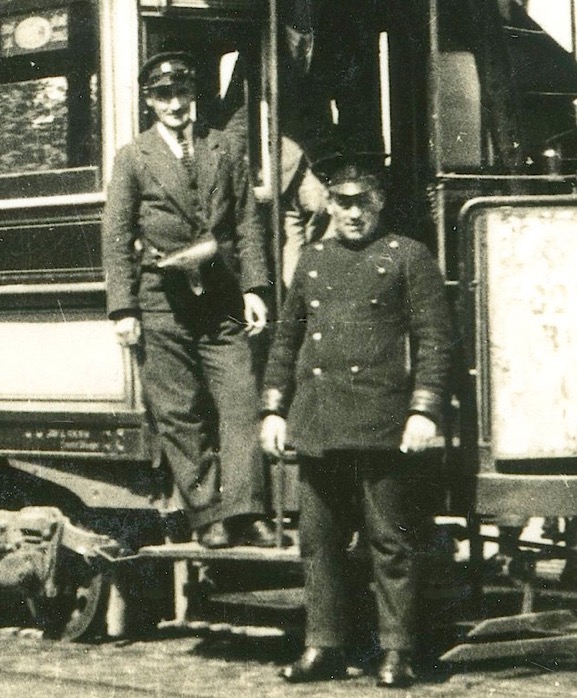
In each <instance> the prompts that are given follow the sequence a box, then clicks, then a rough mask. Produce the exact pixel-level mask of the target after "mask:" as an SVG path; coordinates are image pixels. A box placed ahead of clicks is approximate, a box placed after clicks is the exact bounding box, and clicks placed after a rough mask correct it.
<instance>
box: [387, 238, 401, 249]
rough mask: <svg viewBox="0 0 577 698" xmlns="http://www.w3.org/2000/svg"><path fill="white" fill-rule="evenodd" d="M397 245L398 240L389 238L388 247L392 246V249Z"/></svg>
mask: <svg viewBox="0 0 577 698" xmlns="http://www.w3.org/2000/svg"><path fill="white" fill-rule="evenodd" d="M398 246H399V241H398V240H391V242H389V247H392V248H393V250H396V249H397V247H398Z"/></svg>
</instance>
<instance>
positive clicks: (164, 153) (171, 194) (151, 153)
mask: <svg viewBox="0 0 577 698" xmlns="http://www.w3.org/2000/svg"><path fill="white" fill-rule="evenodd" d="M140 154H141V156H142V160H143V164H144V166H145V167H146V169H147V170H148V172H149V174H150V175H151V176H152V178H153V179H154V180H155V181H156V183H157V184H158V185H159V186H160V188H161V189H162V190H163V191H164V193H165V194H166V196H167V198H169V199H172V201H174V203H175V204H176V206H177V207H178V208H181V209H182V210H184V211H191V212H192V211H193V210H194V206H195V201H194V199H193V196H192V192H191V189H190V186H189V183H188V180H187V175H186V171H185V169H184V167H183V166H182V165H181V163H180V162H178V160H177V158H176V157H175V156H174V153H173V152H172V151H171V150H170V148H169V147H168V145H167V143H166V142H165V140H164V139H163V138H162V136H161V135H160V133H159V132H158V129H157V128H156V126H153V127H152V128H151V129H149V130H148V131H146V132H145V133H143V134H142V137H141V139H140Z"/></svg>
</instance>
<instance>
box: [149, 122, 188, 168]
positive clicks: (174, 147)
mask: <svg viewBox="0 0 577 698" xmlns="http://www.w3.org/2000/svg"><path fill="white" fill-rule="evenodd" d="M156 128H157V129H158V133H159V134H160V137H161V138H162V140H163V141H164V142H165V143H166V144H167V145H168V147H169V148H170V150H171V151H172V152H173V153H174V155H175V157H177V158H179V159H180V158H181V157H182V155H183V153H182V146H181V145H180V143H179V142H178V140H177V138H176V134H175V133H174V132H173V131H171V130H170V129H168V128H166V126H165V125H164V124H163V123H162V122H160V121H158V122H157V123H156ZM184 136H185V138H186V139H187V141H188V143H189V147H190V152H191V153H192V152H194V141H193V138H192V122H190V123H189V124H188V126H187V127H186V128H185V129H184Z"/></svg>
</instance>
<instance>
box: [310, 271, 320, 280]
mask: <svg viewBox="0 0 577 698" xmlns="http://www.w3.org/2000/svg"><path fill="white" fill-rule="evenodd" d="M318 275H319V273H318V271H317V270H316V269H311V270H310V271H309V276H310V277H311V279H316V278H317V276H318Z"/></svg>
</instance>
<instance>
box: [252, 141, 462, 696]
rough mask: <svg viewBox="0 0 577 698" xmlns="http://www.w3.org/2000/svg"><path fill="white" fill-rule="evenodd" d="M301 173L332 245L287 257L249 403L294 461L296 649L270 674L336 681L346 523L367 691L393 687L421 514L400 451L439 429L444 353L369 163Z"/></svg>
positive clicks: (439, 327) (407, 644)
mask: <svg viewBox="0 0 577 698" xmlns="http://www.w3.org/2000/svg"><path fill="white" fill-rule="evenodd" d="M313 169H314V171H315V173H316V174H317V176H319V177H320V178H322V179H324V181H325V182H326V184H327V186H328V191H329V203H328V212H329V214H330V215H331V216H332V225H333V227H334V237H330V238H324V239H322V240H320V241H318V242H316V243H313V244H311V245H309V246H308V247H306V248H304V250H303V253H302V256H301V257H300V259H299V262H298V264H297V268H296V272H295V275H294V279H293V283H292V286H291V288H290V289H289V291H288V294H287V298H286V301H285V304H284V307H283V310H282V313H281V317H280V321H279V323H278V329H277V332H276V335H275V339H274V342H273V345H272V348H271V352H270V355H269V361H268V366H267V370H266V374H265V379H264V394H263V405H262V416H263V423H262V430H261V443H262V445H263V449H264V450H265V452H267V453H268V454H270V455H272V456H275V457H281V456H282V454H283V451H284V448H285V443H289V442H290V443H291V444H293V446H294V447H295V448H296V451H297V454H298V462H299V465H300V542H301V555H302V557H303V560H304V567H305V605H306V611H307V621H306V645H307V646H306V649H305V652H304V654H303V655H302V657H301V658H300V659H299V660H298V661H297V662H295V663H294V664H293V665H291V666H288V667H286V668H285V669H284V670H283V671H282V673H281V676H282V677H283V678H284V679H285V680H286V681H288V682H292V683H298V682H305V681H322V680H329V679H336V678H344V677H345V676H346V669H347V663H346V656H345V653H344V651H343V649H344V647H345V645H346V644H347V642H348V641H349V633H350V628H351V626H350V621H351V618H350V614H349V611H350V608H349V607H350V606H351V605H352V599H354V598H355V597H356V596H357V595H358V593H359V590H357V594H355V593H354V590H352V589H350V588H349V586H350V579H351V577H350V574H349V570H348V563H349V560H348V559H347V552H346V550H347V545H348V543H349V542H350V540H351V534H352V531H354V530H355V529H356V528H357V524H358V518H357V516H358V514H359V513H360V514H361V515H362V520H363V522H364V524H363V531H364V535H365V536H366V540H367V544H368V548H369V551H370V555H371V560H372V566H373V576H374V581H375V596H376V601H377V611H378V621H379V627H378V630H379V638H380V645H381V647H382V650H384V655H383V658H382V661H381V663H380V667H379V678H378V685H380V686H383V687H394V686H401V685H407V684H409V683H411V681H412V680H413V678H414V674H413V666H412V663H413V650H414V645H415V637H416V628H415V601H416V590H415V565H414V557H415V550H416V533H417V531H418V530H419V527H418V525H417V524H418V522H417V520H416V516H415V514H416V511H417V510H418V509H419V508H420V507H422V504H421V503H419V502H417V501H415V500H414V497H415V496H416V495H415V494H414V485H415V474H416V472H417V471H418V470H419V463H418V462H417V463H416V462H415V458H414V457H413V456H411V455H410V454H416V453H420V452H421V451H424V450H425V449H427V448H428V447H429V445H430V444H431V443H432V441H433V439H434V438H435V437H436V435H437V432H438V428H439V422H440V417H441V406H442V402H443V394H444V390H445V382H446V378H447V373H448V369H449V355H450V333H449V321H448V312H447V306H446V302H445V290H444V284H443V281H442V278H441V275H440V273H439V270H438V268H437V265H436V263H435V261H434V260H433V258H432V256H431V255H430V253H429V252H428V251H427V249H426V248H425V247H424V246H423V245H422V244H421V243H419V242H416V241H414V240H410V239H408V238H405V237H402V236H400V235H397V234H396V233H395V231H394V228H392V226H391V225H390V223H389V222H388V221H387V219H386V217H385V215H384V211H385V205H386V191H385V187H384V182H383V176H382V175H383V157H382V156H377V155H375V154H357V155H352V156H346V155H342V154H338V155H334V156H332V157H330V158H326V159H325V160H323V161H321V162H319V163H317V164H316V165H315V166H314V168H313ZM407 341H409V342H410V346H411V350H412V351H411V354H412V365H411V366H410V368H409V367H408V365H407V356H408V355H409V352H408V351H407ZM287 420H288V421H287ZM287 426H288V436H287ZM358 505H360V512H359V510H358V509H359V506H358Z"/></svg>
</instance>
